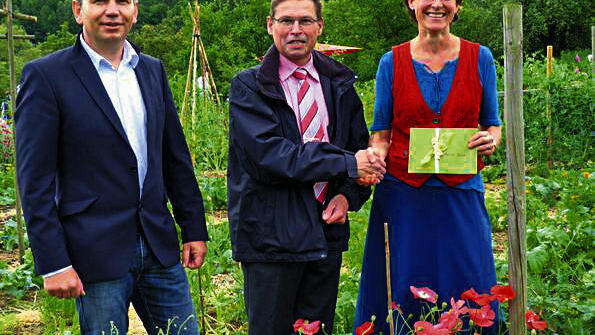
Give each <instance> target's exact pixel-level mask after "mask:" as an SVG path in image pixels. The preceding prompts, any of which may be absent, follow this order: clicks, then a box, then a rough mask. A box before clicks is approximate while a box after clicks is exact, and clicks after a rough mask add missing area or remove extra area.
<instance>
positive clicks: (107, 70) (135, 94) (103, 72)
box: [80, 35, 147, 195]
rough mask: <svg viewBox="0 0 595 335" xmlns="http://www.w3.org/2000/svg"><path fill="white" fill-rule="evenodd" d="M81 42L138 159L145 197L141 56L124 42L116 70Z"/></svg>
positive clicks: (139, 183)
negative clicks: (137, 77)
mask: <svg viewBox="0 0 595 335" xmlns="http://www.w3.org/2000/svg"><path fill="white" fill-rule="evenodd" d="M80 39H81V43H82V45H83V48H84V49H85V51H86V52H87V54H88V55H89V57H90V58H91V62H93V66H95V69H96V70H97V73H99V77H100V78H101V82H102V83H103V86H104V87H105V90H106V91H107V94H108V95H109V98H110V100H111V101H112V105H113V106H114V109H115V110H116V113H117V114H118V117H119V118H120V122H121V123H122V127H123V128H124V132H125V133H126V137H128V142H129V143H130V146H131V147H132V151H134V155H135V156H136V163H137V165H138V185H139V187H140V190H139V191H140V193H139V194H141V195H142V193H143V182H144V181H145V176H146V175H147V130H146V129H147V126H146V114H147V112H146V109H145V102H144V100H143V96H142V94H141V91H140V86H139V85H138V80H137V79H136V74H135V73H134V68H135V67H136V66H137V65H138V54H137V53H136V51H134V49H133V48H132V45H130V43H129V42H128V41H124V54H123V55H122V60H121V62H120V66H118V68H117V69H116V68H114V67H113V66H112V64H111V63H110V61H108V60H107V59H105V58H104V57H103V56H101V55H100V54H98V53H97V52H95V50H93V49H91V47H90V46H89V45H88V44H87V43H86V42H85V40H84V39H83V36H82V35H81V36H80Z"/></svg>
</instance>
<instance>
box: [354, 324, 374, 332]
mask: <svg viewBox="0 0 595 335" xmlns="http://www.w3.org/2000/svg"><path fill="white" fill-rule="evenodd" d="M373 332H374V323H373V322H370V321H366V322H364V323H362V325H361V326H359V327H357V328H355V335H366V334H372V333H373Z"/></svg>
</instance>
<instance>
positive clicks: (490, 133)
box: [468, 126, 502, 157]
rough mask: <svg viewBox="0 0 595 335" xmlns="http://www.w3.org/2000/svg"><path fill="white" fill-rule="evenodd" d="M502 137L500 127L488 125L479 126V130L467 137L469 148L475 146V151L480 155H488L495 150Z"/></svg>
mask: <svg viewBox="0 0 595 335" xmlns="http://www.w3.org/2000/svg"><path fill="white" fill-rule="evenodd" d="M501 137H502V127H500V126H490V127H484V126H482V127H481V131H479V132H477V133H476V134H475V135H473V136H471V139H469V143H468V147H469V149H473V148H477V152H478V153H479V154H480V155H482V156H486V157H487V156H490V155H491V154H493V153H494V151H496V147H497V146H498V144H500V138H501Z"/></svg>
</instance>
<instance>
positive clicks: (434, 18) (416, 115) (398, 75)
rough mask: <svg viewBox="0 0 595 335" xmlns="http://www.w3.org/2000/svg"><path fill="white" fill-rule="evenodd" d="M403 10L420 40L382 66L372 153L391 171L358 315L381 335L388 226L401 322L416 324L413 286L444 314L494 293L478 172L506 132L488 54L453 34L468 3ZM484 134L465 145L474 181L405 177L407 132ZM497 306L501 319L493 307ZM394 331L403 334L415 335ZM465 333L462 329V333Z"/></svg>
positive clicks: (408, 2) (377, 204) (371, 235)
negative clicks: (425, 290) (469, 294)
mask: <svg viewBox="0 0 595 335" xmlns="http://www.w3.org/2000/svg"><path fill="white" fill-rule="evenodd" d="M403 2H404V4H405V6H406V7H407V9H408V10H409V14H410V15H411V18H412V19H413V21H415V22H416V23H417V26H418V31H419V33H418V35H417V36H416V37H415V38H413V39H412V40H411V41H408V42H405V43H403V44H401V45H398V46H395V47H393V48H392V50H391V51H389V52H388V53H386V54H385V55H384V56H383V57H382V59H381V60H380V64H379V67H378V72H377V76H376V101H375V106H374V122H373V125H372V127H371V130H372V136H371V138H370V146H371V147H373V148H374V150H375V151H376V152H377V153H378V155H379V156H380V157H382V158H385V159H386V162H387V171H388V173H387V175H386V176H385V178H384V180H383V181H382V182H380V183H379V184H378V185H377V186H376V190H375V194H374V200H373V203H372V211H371V214H370V221H369V225H368V233H367V238H366V246H365V251H364V259H363V267H362V275H361V279H360V292H359V298H358V302H357V309H356V316H355V326H356V327H357V326H359V325H360V324H362V323H363V322H365V321H369V320H370V319H371V317H372V315H375V317H376V320H377V321H376V324H375V331H376V332H382V333H383V334H390V333H389V329H388V323H387V322H386V321H385V320H386V316H387V314H388V312H387V300H386V299H387V298H386V297H387V291H386V286H385V285H384V284H383V283H385V282H386V271H385V256H384V225H383V223H384V222H388V223H389V238H390V246H391V275H392V278H391V279H392V298H393V300H394V301H395V302H396V303H397V304H399V305H400V308H401V310H402V312H403V314H404V315H405V317H407V316H408V315H409V314H410V313H412V314H413V315H414V317H413V318H412V319H410V321H411V322H410V323H411V326H412V325H413V323H414V322H415V321H416V320H419V319H418V316H419V314H420V310H421V307H422V306H423V304H422V300H420V299H414V296H413V294H412V293H411V290H410V286H415V287H429V288H431V289H433V290H434V291H436V293H438V295H439V297H438V302H437V303H438V306H441V303H442V302H447V303H448V306H449V307H448V308H450V298H451V297H453V298H454V299H455V301H457V300H458V299H460V297H461V293H463V292H464V291H466V290H468V289H470V288H474V289H475V290H476V291H477V292H479V293H489V290H490V288H491V287H492V286H493V285H494V284H496V273H495V268H494V258H493V253H492V239H491V226H490V221H489V217H488V213H487V211H486V208H485V203H484V192H485V189H484V184H483V181H482V178H481V174H480V170H481V169H482V168H483V162H482V161H481V156H489V155H491V154H493V153H494V151H495V150H496V146H497V145H498V143H499V142H500V134H501V127H500V124H501V122H500V119H499V117H498V98H497V91H496V69H495V65H494V60H493V57H492V54H491V52H490V50H489V49H488V48H486V47H484V46H480V45H479V44H476V43H471V42H469V41H466V40H464V39H462V38H459V37H456V36H454V35H453V34H451V33H450V25H451V23H452V22H454V21H456V20H457V19H458V13H459V10H460V8H461V4H462V2H463V0H403ZM478 127H479V128H480V129H481V130H480V131H478V132H477V133H476V134H475V135H474V136H472V137H471V138H470V139H469V141H468V147H469V148H470V149H476V150H477V151H478V153H479V156H478V157H479V158H478V165H477V166H478V169H477V173H476V174H466V175H457V174H428V173H425V174H420V173H408V172H407V164H408V159H409V134H410V128H478ZM361 182H362V183H366V182H367V183H371V182H373V181H371V180H368V181H365V180H362V181H361ZM473 307H477V306H473ZM491 307H492V309H493V310H494V311H496V309H497V305H496V303H492V305H491ZM448 308H447V309H448ZM426 311H427V308H426ZM496 314H497V313H496ZM395 315H397V313H395ZM494 319H495V320H494V323H495V324H496V325H495V326H493V327H491V328H490V329H484V330H483V332H482V334H492V333H493V334H495V333H497V323H498V317H497V316H496V317H495V318H494ZM436 323H438V321H436V322H435V324H436ZM399 324H400V325H403V323H402V322H401V319H399ZM438 327H446V325H445V324H444V323H443V324H442V325H441V326H438ZM398 328H400V330H401V332H399V333H400V334H405V333H408V332H409V330H410V329H409V328H408V327H406V326H404V327H403V326H401V327H398ZM468 328H469V327H468V325H466V324H465V325H463V331H464V330H465V329H468Z"/></svg>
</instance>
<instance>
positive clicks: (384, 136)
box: [356, 129, 390, 186]
mask: <svg viewBox="0 0 595 335" xmlns="http://www.w3.org/2000/svg"><path fill="white" fill-rule="evenodd" d="M389 145H390V130H388V129H387V130H377V131H373V132H372V134H371V135H370V141H368V152H371V153H373V154H374V155H375V157H376V159H380V160H382V161H384V160H385V158H386V154H387V153H388V147H389ZM381 179H382V178H375V177H373V176H368V177H361V178H357V180H356V181H357V183H358V184H359V185H361V186H372V185H376V184H378V183H379V182H380V180H381Z"/></svg>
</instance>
